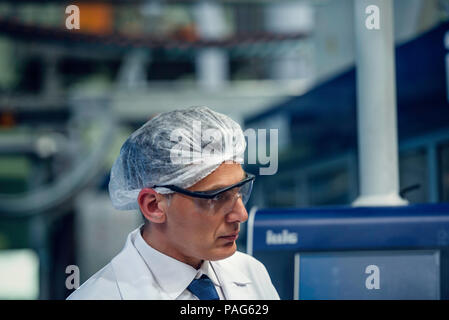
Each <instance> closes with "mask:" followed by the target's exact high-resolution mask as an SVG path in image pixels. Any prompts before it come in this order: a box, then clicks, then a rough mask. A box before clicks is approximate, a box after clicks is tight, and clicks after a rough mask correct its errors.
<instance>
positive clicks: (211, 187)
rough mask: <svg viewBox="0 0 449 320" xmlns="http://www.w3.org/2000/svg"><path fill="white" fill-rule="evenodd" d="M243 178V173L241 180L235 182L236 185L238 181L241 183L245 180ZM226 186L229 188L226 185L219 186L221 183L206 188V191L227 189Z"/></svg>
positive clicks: (244, 174) (244, 175) (244, 176)
mask: <svg viewBox="0 0 449 320" xmlns="http://www.w3.org/2000/svg"><path fill="white" fill-rule="evenodd" d="M245 178H246V173H245V172H243V176H242V178H241V179H240V180H239V181H238V182H236V183H239V182H240V181H242V180H243V179H245ZM228 186H229V185H228V184H221V183H219V184H213V185H211V186H209V187H208V189H207V191H214V190H216V189H221V188H226V187H228Z"/></svg>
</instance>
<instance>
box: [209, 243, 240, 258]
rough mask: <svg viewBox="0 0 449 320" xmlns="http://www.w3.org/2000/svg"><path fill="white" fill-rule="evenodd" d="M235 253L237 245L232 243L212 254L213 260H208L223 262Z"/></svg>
mask: <svg viewBox="0 0 449 320" xmlns="http://www.w3.org/2000/svg"><path fill="white" fill-rule="evenodd" d="M236 251H237V245H236V244H235V242H233V243H232V244H229V245H227V246H221V247H220V248H219V249H218V250H217V252H216V254H214V256H213V258H212V259H209V260H210V261H216V260H223V259H226V258H229V257H230V256H232V255H233V254H234V253H235V252H236Z"/></svg>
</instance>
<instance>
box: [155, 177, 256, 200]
mask: <svg viewBox="0 0 449 320" xmlns="http://www.w3.org/2000/svg"><path fill="white" fill-rule="evenodd" d="M255 179H256V176H255V175H253V174H251V173H247V172H245V178H243V180H241V181H239V182H237V183H235V184H233V185H230V186H227V187H224V188H220V189H216V190H210V191H190V190H187V189H183V188H180V187H177V186H175V185H172V184H168V185H154V186H152V188H167V189H170V190H171V191H175V192H178V193H181V194H184V195H186V196H189V197H193V198H201V199H214V198H215V197H216V196H218V195H219V194H221V193H223V192H226V191H228V190H231V189H233V188H237V187H241V186H243V185H244V184H246V183H249V182H251V181H252V182H254V180H255Z"/></svg>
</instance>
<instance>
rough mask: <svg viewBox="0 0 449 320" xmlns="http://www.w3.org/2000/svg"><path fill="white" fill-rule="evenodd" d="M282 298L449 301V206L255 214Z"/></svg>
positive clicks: (259, 253)
mask: <svg viewBox="0 0 449 320" xmlns="http://www.w3.org/2000/svg"><path fill="white" fill-rule="evenodd" d="M247 241H248V243H247V251H248V253H249V254H251V255H253V256H254V257H255V258H257V259H258V260H260V261H261V262H262V263H264V265H265V266H266V267H267V269H268V272H269V273H270V276H271V278H272V281H273V284H274V286H275V287H276V289H277V290H278V293H279V295H280V297H281V299H306V300H308V299H449V204H435V205H429V204H425V205H424V204H420V205H410V206H403V207H346V206H345V207H322V208H308V209H265V210H257V209H253V210H251V212H250V217H249V220H248V240H247Z"/></svg>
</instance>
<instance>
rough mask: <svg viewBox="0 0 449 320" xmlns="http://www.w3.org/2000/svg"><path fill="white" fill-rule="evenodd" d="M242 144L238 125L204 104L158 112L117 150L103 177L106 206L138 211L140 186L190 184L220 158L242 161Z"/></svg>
mask: <svg viewBox="0 0 449 320" xmlns="http://www.w3.org/2000/svg"><path fill="white" fill-rule="evenodd" d="M245 148H246V141H245V137H244V135H243V132H242V129H241V128H240V126H239V124H238V123H236V122H235V121H234V120H232V119H231V118H229V117H228V116H225V115H223V114H221V113H218V112H214V111H212V110H211V109H209V108H207V107H191V108H188V109H183V110H175V111H172V112H166V113H161V114H159V115H157V116H156V117H154V118H152V119H151V120H149V121H148V122H147V123H145V124H144V125H143V126H142V127H140V128H139V129H138V130H136V131H135V132H134V133H133V134H131V135H130V136H129V137H128V139H127V140H126V141H125V143H124V144H123V146H122V148H121V149H120V155H119V156H118V158H117V160H116V161H115V162H114V165H113V166H112V169H111V176H110V181H109V195H110V197H111V200H112V204H113V206H114V207H115V208H116V209H119V210H133V209H138V208H139V205H138V203H137V196H138V195H139V192H140V190H141V189H142V188H151V187H153V186H154V185H169V184H172V185H176V186H178V187H181V188H188V187H191V186H192V185H194V184H195V183H196V182H198V181H200V180H201V179H203V178H204V177H206V176H207V175H209V174H210V173H211V172H212V171H214V170H215V169H216V168H218V166H220V164H221V163H223V162H224V161H234V162H239V163H242V162H243V153H244V151H245ZM154 189H155V191H156V192H158V193H162V194H168V193H172V191H171V190H170V189H167V188H154Z"/></svg>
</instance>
